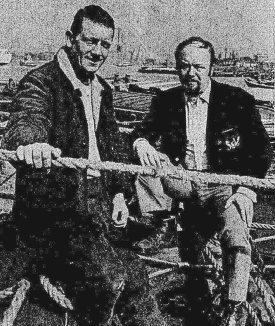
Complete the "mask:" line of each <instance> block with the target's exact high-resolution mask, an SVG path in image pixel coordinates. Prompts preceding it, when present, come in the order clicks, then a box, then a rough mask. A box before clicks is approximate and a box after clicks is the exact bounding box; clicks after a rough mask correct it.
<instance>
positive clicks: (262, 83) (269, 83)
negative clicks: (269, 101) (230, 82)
mask: <svg viewBox="0 0 275 326" xmlns="http://www.w3.org/2000/svg"><path fill="white" fill-rule="evenodd" d="M244 81H245V83H246V85H247V86H248V87H260V88H269V89H272V88H274V79H273V80H266V79H260V80H256V79H254V78H251V77H245V78H244Z"/></svg>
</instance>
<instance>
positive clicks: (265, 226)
mask: <svg viewBox="0 0 275 326" xmlns="http://www.w3.org/2000/svg"><path fill="white" fill-rule="evenodd" d="M251 229H257V230H275V225H274V224H263V223H252V225H251Z"/></svg>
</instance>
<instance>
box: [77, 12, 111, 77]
mask: <svg viewBox="0 0 275 326" xmlns="http://www.w3.org/2000/svg"><path fill="white" fill-rule="evenodd" d="M112 41H113V29H112V28H109V27H106V26H104V25H101V24H97V23H94V22H92V21H91V20H89V19H87V18H84V19H83V23H82V31H81V32H80V33H79V34H78V35H77V36H75V37H74V36H72V37H71V45H72V49H73V52H74V53H75V55H76V57H77V60H78V64H79V66H80V67H81V68H83V69H84V70H86V71H87V72H90V73H95V72H96V71H97V70H98V69H99V68H100V67H101V66H102V64H103V63H104V62H105V60H106V58H107V56H108V54H109V49H110V46H111V44H112Z"/></svg>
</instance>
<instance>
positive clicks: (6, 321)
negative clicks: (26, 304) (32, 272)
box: [1, 279, 30, 326]
mask: <svg viewBox="0 0 275 326" xmlns="http://www.w3.org/2000/svg"><path fill="white" fill-rule="evenodd" d="M18 286H19V288H18V289H17V291H16V293H15V295H14V297H13V299H12V302H11V305H10V306H9V308H8V309H7V310H6V311H5V312H4V314H3V316H4V318H3V320H2V323H1V326H12V325H13V323H14V321H15V319H16V317H17V314H18V312H19V310H20V308H21V306H22V303H23V301H24V299H25V297H26V293H27V291H28V289H29V288H30V282H28V281H27V280H25V279H23V280H21V281H20V282H18ZM9 289H10V288H9Z"/></svg>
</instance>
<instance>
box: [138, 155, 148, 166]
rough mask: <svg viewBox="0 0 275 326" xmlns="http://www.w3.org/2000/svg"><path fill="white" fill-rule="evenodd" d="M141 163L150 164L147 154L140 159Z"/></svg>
mask: <svg viewBox="0 0 275 326" xmlns="http://www.w3.org/2000/svg"><path fill="white" fill-rule="evenodd" d="M140 162H141V165H142V166H148V165H150V162H149V160H148V157H147V154H144V155H143V156H142V157H141V159H140Z"/></svg>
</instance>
